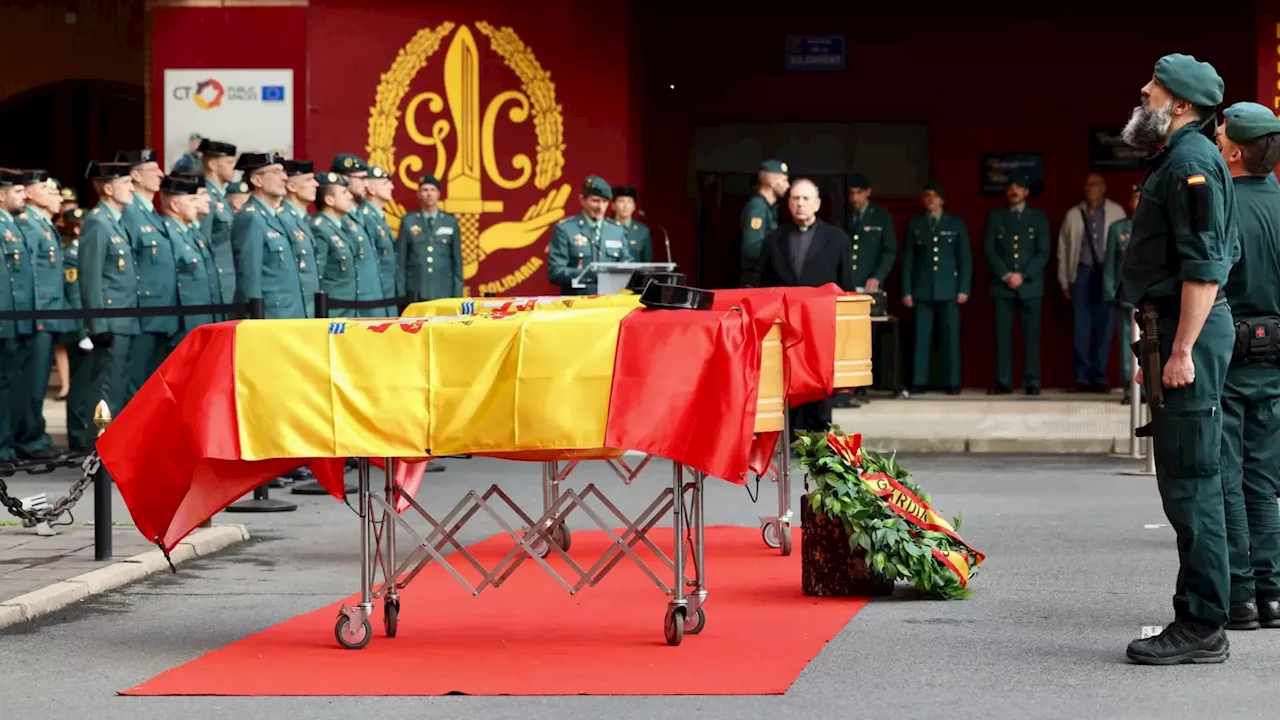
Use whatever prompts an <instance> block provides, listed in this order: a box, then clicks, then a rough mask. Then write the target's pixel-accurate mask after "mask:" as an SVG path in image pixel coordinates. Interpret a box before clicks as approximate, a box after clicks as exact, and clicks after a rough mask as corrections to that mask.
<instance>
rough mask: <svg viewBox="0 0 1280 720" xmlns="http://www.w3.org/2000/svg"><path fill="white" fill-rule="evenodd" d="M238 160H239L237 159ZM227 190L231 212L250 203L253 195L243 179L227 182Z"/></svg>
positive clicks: (235, 211)
mask: <svg viewBox="0 0 1280 720" xmlns="http://www.w3.org/2000/svg"><path fill="white" fill-rule="evenodd" d="M236 162H239V160H238V159H237V160H236ZM225 190H226V193H227V202H228V203H230V204H231V212H233V213H238V212H240V211H241V210H242V209H243V208H244V206H245V205H247V204H248V203H249V198H250V197H252V196H253V192H252V190H251V189H250V187H249V183H248V182H246V181H245V180H243V179H240V180H237V181H235V182H229V183H227V187H226V188H225ZM233 254H234V253H233Z"/></svg>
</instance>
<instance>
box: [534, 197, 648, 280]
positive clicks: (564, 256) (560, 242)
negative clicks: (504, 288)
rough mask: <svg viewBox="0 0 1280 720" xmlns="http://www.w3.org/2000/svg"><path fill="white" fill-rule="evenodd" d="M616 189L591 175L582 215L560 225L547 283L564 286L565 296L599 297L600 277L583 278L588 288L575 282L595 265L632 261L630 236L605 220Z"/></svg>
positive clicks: (549, 257)
mask: <svg viewBox="0 0 1280 720" xmlns="http://www.w3.org/2000/svg"><path fill="white" fill-rule="evenodd" d="M612 199H613V188H611V187H610V186H609V183H607V182H605V181H604V178H601V177H597V176H595V175H591V176H590V177H588V178H587V179H586V182H584V183H583V184H582V195H581V196H580V197H579V200H581V201H582V212H580V213H578V214H577V215H574V216H573V217H567V218H565V219H563V220H561V221H560V222H558V223H556V231H555V235H554V236H552V238H551V247H550V249H549V250H548V252H547V280H549V281H551V283H552V284H554V285H559V286H560V294H561V295H594V294H596V274H595V273H594V272H589V273H587V274H585V275H583V276H582V284H583V285H585V287H580V288H579V287H574V286H573V281H574V279H575V278H577V277H578V275H579V274H580V273H582V270H583V269H584V268H586V267H588V266H590V265H591V263H593V262H632V261H633V258H632V256H631V250H630V248H629V247H628V245H627V234H626V231H624V230H623V229H622V226H621V225H619V224H617V223H616V222H614V221H612V220H610V219H609V218H607V217H605V216H604V215H605V211H606V210H608V209H609V201H610V200H612Z"/></svg>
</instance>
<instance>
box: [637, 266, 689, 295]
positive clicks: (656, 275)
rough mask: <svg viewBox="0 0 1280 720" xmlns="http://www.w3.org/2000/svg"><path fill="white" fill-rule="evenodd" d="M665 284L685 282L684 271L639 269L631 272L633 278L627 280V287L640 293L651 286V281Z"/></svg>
mask: <svg viewBox="0 0 1280 720" xmlns="http://www.w3.org/2000/svg"><path fill="white" fill-rule="evenodd" d="M650 280H652V281H653V282H656V283H661V284H663V285H682V284H684V281H685V277H684V273H678V272H666V271H663V270H637V271H635V272H633V273H631V279H630V280H628V281H627V289H628V290H630V291H631V292H633V293H635V294H637V295H639V294H641V293H643V292H644V289H645V288H647V287H649V281H650Z"/></svg>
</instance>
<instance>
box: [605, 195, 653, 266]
mask: <svg viewBox="0 0 1280 720" xmlns="http://www.w3.org/2000/svg"><path fill="white" fill-rule="evenodd" d="M638 199H639V196H638V195H637V194H636V189H635V188H633V187H629V186H627V185H617V186H615V187H614V188H613V221H614V222H616V223H618V225H620V226H622V230H623V231H624V232H626V234H627V249H628V250H630V251H631V257H632V258H634V259H635V261H636V262H642V263H651V262H653V238H652V236H650V234H649V226H648V225H645V224H644V223H642V222H637V221H636V220H635V214H636V203H637V201H638Z"/></svg>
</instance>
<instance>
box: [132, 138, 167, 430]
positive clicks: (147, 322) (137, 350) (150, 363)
mask: <svg viewBox="0 0 1280 720" xmlns="http://www.w3.org/2000/svg"><path fill="white" fill-rule="evenodd" d="M116 162H123V163H127V164H128V165H129V174H130V176H131V177H132V178H133V200H132V201H131V202H130V203H129V204H127V205H125V208H124V213H123V217H122V222H123V224H124V229H125V231H126V232H127V233H128V234H129V244H130V246H131V247H132V248H133V256H134V257H133V262H134V267H135V268H136V269H137V271H138V307H144V308H145V307H173V306H174V305H177V304H178V288H177V278H178V271H177V267H176V266H175V265H174V262H173V250H172V248H171V246H170V243H169V240H168V238H167V237H166V236H165V234H164V230H163V223H162V222H161V221H160V215H159V214H158V213H157V212H156V210H155V198H156V195H157V194H158V193H159V192H160V182H161V180H163V178H164V172H163V171H162V170H161V169H160V164H159V163H158V162H157V161H156V154H155V152H154V151H153V150H149V149H144V150H124V151H121V152H119V153H117V154H116ZM180 326H181V325H180V322H179V320H178V318H176V317H173V316H164V315H161V316H155V317H143V318H138V329H139V330H140V331H141V332H139V333H138V337H137V338H135V339H134V341H133V343H132V344H131V345H130V346H129V357H128V360H127V361H126V362H127V363H128V373H129V380H128V386H127V389H126V391H125V400H124V402H125V405H126V406H127V405H128V404H129V401H130V400H131V399H132V398H133V395H134V393H136V392H138V389H139V388H141V387H142V384H143V383H145V382H146V381H147V378H149V377H151V373H153V372H155V370H156V368H158V367H160V363H161V362H163V361H164V359H165V358H166V357H167V356H168V355H169V350H170V348H171V347H172V346H173V339H174V337H176V336H177V334H178V329H179V327H180Z"/></svg>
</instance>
